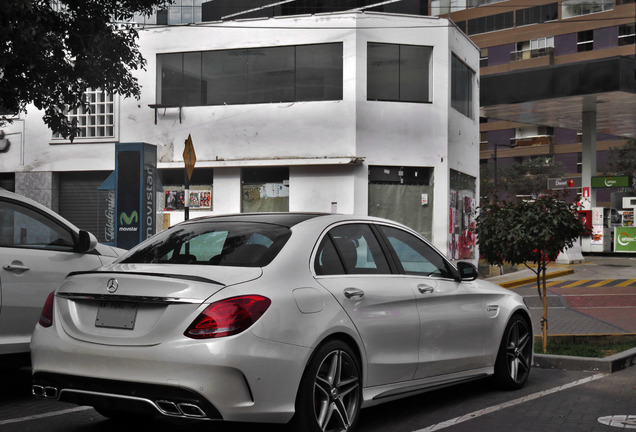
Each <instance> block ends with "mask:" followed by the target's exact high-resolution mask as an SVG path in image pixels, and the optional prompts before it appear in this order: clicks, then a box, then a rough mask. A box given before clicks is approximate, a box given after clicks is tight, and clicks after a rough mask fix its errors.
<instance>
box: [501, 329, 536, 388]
mask: <svg viewBox="0 0 636 432" xmlns="http://www.w3.org/2000/svg"><path fill="white" fill-rule="evenodd" d="M531 340H532V333H531V332H530V328H529V327H528V324H527V323H526V321H525V320H523V319H517V320H515V321H514V322H513V323H512V326H511V327H510V331H509V332H508V340H507V343H506V347H507V348H506V364H507V365H508V373H509V374H510V378H511V379H512V380H513V381H514V382H515V383H520V382H523V381H525V379H526V377H527V375H528V373H529V372H530V362H531V359H532V345H531Z"/></svg>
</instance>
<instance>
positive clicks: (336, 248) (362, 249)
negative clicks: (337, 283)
mask: <svg viewBox="0 0 636 432" xmlns="http://www.w3.org/2000/svg"><path fill="white" fill-rule="evenodd" d="M314 269H315V271H316V274H318V275H333V274H389V273H391V270H390V268H389V264H388V263H387V260H386V257H385V256H384V253H383V252H382V249H381V248H380V244H379V243H378V240H377V239H376V237H375V235H374V234H373V232H372V231H371V228H370V227H369V226H368V225H364V224H349V225H340V226H338V227H336V228H333V229H332V230H331V231H329V233H328V235H326V236H325V238H324V239H323V241H322V242H321V244H320V246H319V248H318V253H317V255H316V261H315V263H314Z"/></svg>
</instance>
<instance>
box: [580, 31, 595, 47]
mask: <svg viewBox="0 0 636 432" xmlns="http://www.w3.org/2000/svg"><path fill="white" fill-rule="evenodd" d="M593 49H594V30H586V31H582V32H578V39H577V42H576V50H577V52H583V51H592V50H593Z"/></svg>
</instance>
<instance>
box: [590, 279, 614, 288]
mask: <svg viewBox="0 0 636 432" xmlns="http://www.w3.org/2000/svg"><path fill="white" fill-rule="evenodd" d="M615 280H616V279H605V280H602V281H600V282H597V283H595V284H593V285H588V288H598V287H601V286H604V285H609V284H610V283H612V282H614V281H615Z"/></svg>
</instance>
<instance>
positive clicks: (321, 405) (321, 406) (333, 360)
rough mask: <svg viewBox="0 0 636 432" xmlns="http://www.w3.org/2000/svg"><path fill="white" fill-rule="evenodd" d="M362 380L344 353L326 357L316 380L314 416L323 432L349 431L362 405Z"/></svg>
mask: <svg viewBox="0 0 636 432" xmlns="http://www.w3.org/2000/svg"><path fill="white" fill-rule="evenodd" d="M359 386H360V377H359V374H358V368H357V367H356V363H355V362H354V360H353V359H352V358H351V357H350V356H349V354H347V353H346V352H345V351H342V350H334V351H331V352H330V353H329V354H327V355H326V356H325V358H324V359H323V361H322V363H321V364H320V367H319V368H318V373H317V374H316V378H315V380H314V413H315V415H316V421H317V423H318V426H319V428H320V430H321V431H324V432H331V431H333V432H344V431H347V430H349V428H350V427H351V425H352V422H353V421H354V420H355V416H356V414H357V412H358V409H359V405H360V396H359V395H360V391H359Z"/></svg>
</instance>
